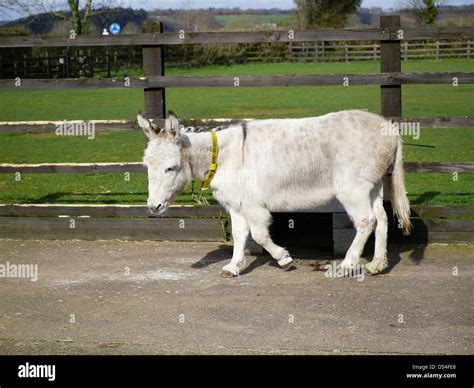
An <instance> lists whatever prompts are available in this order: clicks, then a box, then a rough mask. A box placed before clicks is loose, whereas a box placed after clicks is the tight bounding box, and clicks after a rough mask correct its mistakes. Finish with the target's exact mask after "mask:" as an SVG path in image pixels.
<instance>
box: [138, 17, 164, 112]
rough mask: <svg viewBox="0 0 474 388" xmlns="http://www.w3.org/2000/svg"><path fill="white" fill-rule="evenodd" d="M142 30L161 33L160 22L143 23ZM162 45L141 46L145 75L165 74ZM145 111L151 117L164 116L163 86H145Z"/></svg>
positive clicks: (161, 25)
mask: <svg viewBox="0 0 474 388" xmlns="http://www.w3.org/2000/svg"><path fill="white" fill-rule="evenodd" d="M143 32H145V33H162V32H163V24H162V23H161V22H154V23H145V24H144V28H143ZM163 51H164V50H163V46H143V70H144V72H145V77H148V76H156V75H165V66H164V55H163ZM144 94H145V113H146V114H147V116H148V117H150V118H153V119H163V118H165V117H166V103H165V88H146V89H144Z"/></svg>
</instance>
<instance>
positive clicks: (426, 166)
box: [0, 162, 474, 174]
mask: <svg viewBox="0 0 474 388" xmlns="http://www.w3.org/2000/svg"><path fill="white" fill-rule="evenodd" d="M404 167H405V172H408V173H440V172H442V173H453V172H458V173H473V172H474V162H472V163H471V162H446V163H444V162H405V163H404ZM17 172H23V173H62V174H70V173H91V172H97V173H126V172H146V167H145V166H143V164H142V163H140V162H132V163H43V164H13V163H2V164H0V174H1V173H5V174H6V173H17Z"/></svg>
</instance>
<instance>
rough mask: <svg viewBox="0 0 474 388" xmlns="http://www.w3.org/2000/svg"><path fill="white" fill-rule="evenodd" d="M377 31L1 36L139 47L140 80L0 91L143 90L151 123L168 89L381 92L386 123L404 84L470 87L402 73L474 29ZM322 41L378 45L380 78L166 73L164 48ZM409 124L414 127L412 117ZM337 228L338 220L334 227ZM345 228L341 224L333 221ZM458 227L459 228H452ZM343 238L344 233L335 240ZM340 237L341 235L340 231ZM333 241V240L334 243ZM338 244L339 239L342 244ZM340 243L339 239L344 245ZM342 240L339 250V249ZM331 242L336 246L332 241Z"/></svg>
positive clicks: (84, 168) (423, 168)
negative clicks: (413, 58) (418, 46)
mask: <svg viewBox="0 0 474 388" xmlns="http://www.w3.org/2000/svg"><path fill="white" fill-rule="evenodd" d="M380 26H381V28H380V29H370V30H302V31H293V30H290V31H269V32H265V31H261V32H209V33H205V32H201V33H191V32H189V33H188V32H185V31H180V32H179V33H176V34H175V33H162V32H161V31H148V33H146V34H141V35H119V36H61V37H51V36H27V37H23V36H20V37H0V48H2V47H3V48H7V47H9V48H12V47H61V46H71V47H73V46H77V47H87V46H121V45H125V46H127V45H134V46H135V45H141V46H143V47H142V53H143V67H144V73H145V76H144V77H136V78H125V79H117V78H79V79H56V80H51V79H21V78H20V79H7V80H1V81H0V88H1V89H11V90H25V89H26V90H35V89H63V88H70V89H75V88H113V89H126V88H143V89H144V102H145V112H146V113H147V115H148V116H149V117H152V118H155V119H163V118H164V117H165V111H166V98H165V89H166V88H167V87H183V86H186V87H192V86H210V87H213V86H229V87H240V86H270V85H288V86H293V85H344V84H345V83H347V84H348V85H380V89H381V108H382V109H381V110H382V114H383V115H384V116H385V117H391V118H395V119H397V120H403V119H402V101H401V88H402V85H405V84H453V82H454V80H455V82H456V83H457V84H463V83H473V82H474V73H472V72H467V73H462V72H456V73H453V72H447V73H402V72H401V59H402V56H403V49H402V47H403V45H404V44H405V41H408V40H435V41H437V40H442V39H472V38H473V37H474V28H410V29H402V28H401V27H400V17H399V16H382V17H381V22H380ZM323 41H379V44H380V60H381V72H380V73H378V74H324V75H319V74H318V75H281V76H271V75H268V76H239V77H215V76H208V77H167V76H165V74H164V55H163V46H165V45H182V44H203V43H206V44H223V43H262V42H285V43H291V44H295V43H301V42H323ZM463 119H464V122H467V123H471V126H472V122H473V120H472V118H470V117H468V118H448V119H446V118H433V119H431V121H430V125H431V126H432V127H436V126H437V124H440V125H441V126H443V123H445V122H446V120H451V121H452V122H459V121H462V120H463ZM412 120H414V121H417V118H413V119H412ZM406 169H407V172H468V173H472V172H474V163H473V162H471V161H466V162H465V163H406ZM91 171H94V172H123V171H126V172H133V171H137V172H143V171H144V168H143V167H142V166H141V165H139V164H136V163H119V164H110V163H109V164H100V163H95V164H87V163H86V164H42V165H26V166H25V165H6V164H4V165H0V172H3V173H7V172H49V173H52V172H56V173H66V172H68V173H71V172H81V173H82V172H91ZM336 221H337V220H336ZM336 221H335V220H333V222H335V223H334V225H338V229H341V230H343V229H345V225H346V224H345V223H344V222H336ZM456 227H459V225H457V224H456ZM341 233H342V234H341ZM341 233H340V234H341V235H342V236H345V235H346V234H347V233H346V232H341ZM338 238H339V237H338ZM341 241H342V240H340V239H339V240H337V243H338V245H341ZM344 241H345V240H344ZM344 241H342V243H343V242H344ZM335 242H336V240H335Z"/></svg>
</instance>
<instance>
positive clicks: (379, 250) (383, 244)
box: [365, 183, 388, 275]
mask: <svg viewBox="0 0 474 388" xmlns="http://www.w3.org/2000/svg"><path fill="white" fill-rule="evenodd" d="M381 188H382V183H380V185H379V186H378V187H376V188H374V192H373V195H372V208H373V209H374V213H375V217H376V218H377V226H376V227H375V250H374V258H373V260H372V261H371V262H370V263H368V264H367V265H366V266H365V268H366V270H367V272H369V273H370V274H372V275H375V274H377V273H380V272H382V271H383V270H384V269H385V268H387V266H388V259H387V230H388V226H387V213H386V212H385V209H384V208H383V197H382V189H381Z"/></svg>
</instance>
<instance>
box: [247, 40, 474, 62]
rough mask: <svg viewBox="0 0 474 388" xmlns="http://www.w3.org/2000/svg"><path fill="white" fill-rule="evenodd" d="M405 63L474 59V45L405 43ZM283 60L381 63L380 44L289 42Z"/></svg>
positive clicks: (253, 57)
mask: <svg viewBox="0 0 474 388" xmlns="http://www.w3.org/2000/svg"><path fill="white" fill-rule="evenodd" d="M401 50H402V60H408V59H423V60H435V59H446V58H456V59H473V58H474V44H473V42H472V41H470V40H464V41H439V40H438V41H436V42H430V41H428V42H403V44H402V45H401ZM252 54H253V55H248V58H249V60H250V61H254V62H258V61H259V60H260V59H261V56H260V55H259V53H258V52H254V53H252ZM278 59H280V60H290V61H296V62H340V61H344V62H351V61H361V60H372V61H378V60H380V43H372V44H367V43H365V44H364V43H362V44H348V43H342V44H332V45H331V44H327V42H303V43H299V44H294V43H290V44H289V45H288V52H287V54H286V55H285V57H283V58H278Z"/></svg>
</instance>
